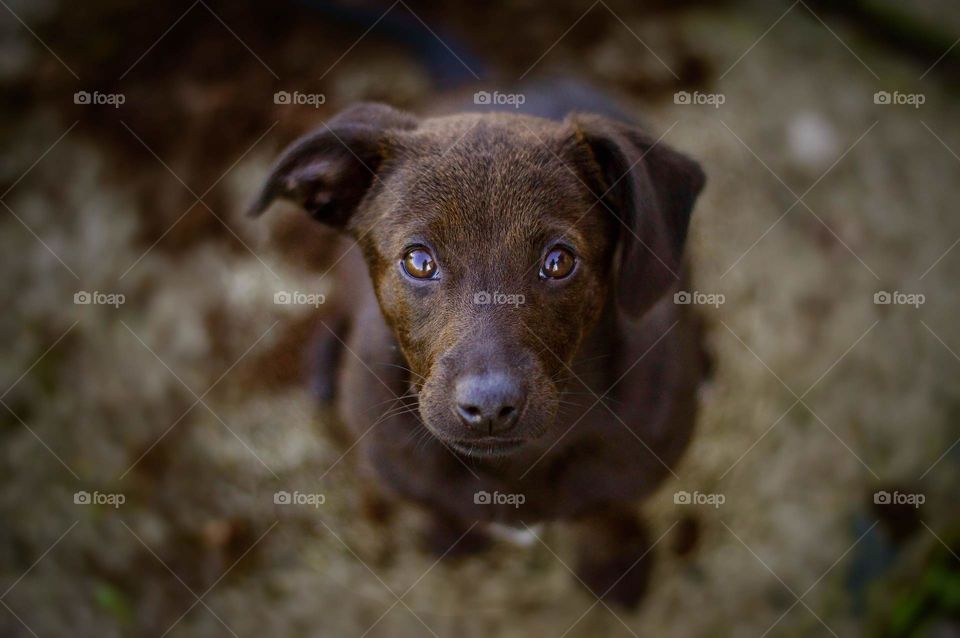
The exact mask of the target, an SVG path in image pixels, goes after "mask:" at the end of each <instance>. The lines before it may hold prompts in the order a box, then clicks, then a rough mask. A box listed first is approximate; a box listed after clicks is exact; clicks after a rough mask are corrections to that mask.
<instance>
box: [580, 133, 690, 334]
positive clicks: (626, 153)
mask: <svg viewBox="0 0 960 638" xmlns="http://www.w3.org/2000/svg"><path fill="white" fill-rule="evenodd" d="M568 122H569V123H570V124H571V125H572V126H573V128H574V131H575V135H576V137H577V141H578V143H579V144H580V146H581V153H579V155H580V160H581V163H585V164H587V166H585V167H584V169H585V174H586V176H587V179H586V180H585V181H586V183H587V184H588V185H590V187H591V188H592V189H593V190H594V191H595V192H594V194H595V195H596V196H597V197H599V198H601V201H602V202H603V203H602V204H597V206H598V207H599V208H600V209H601V212H602V213H604V214H611V213H612V214H613V215H616V216H617V217H618V218H619V220H620V223H617V226H618V227H619V231H620V241H619V246H618V252H619V263H618V264H617V268H616V269H615V272H616V275H615V276H616V295H617V301H618V303H619V305H620V307H621V308H623V309H624V310H625V311H626V312H627V313H629V314H631V315H633V316H640V315H641V314H643V313H644V312H645V311H646V310H647V309H649V308H650V306H652V305H653V304H654V302H656V301H657V300H658V299H659V298H660V297H662V296H663V295H664V294H665V293H666V292H667V291H668V290H669V289H670V288H671V287H672V286H673V285H674V284H675V283H676V282H677V281H679V279H680V269H681V266H682V259H683V247H684V243H685V242H686V238H687V227H688V225H689V222H690V214H691V212H692V211H693V204H694V202H695V201H696V199H697V195H699V194H700V191H701V190H702V189H703V185H704V181H705V179H706V178H705V176H704V174H703V171H702V170H701V169H700V165H699V164H697V163H696V162H695V161H693V160H691V159H690V158H688V157H686V156H685V155H682V154H680V153H678V152H677V151H674V150H673V149H671V148H669V147H668V146H666V145H665V144H663V143H657V141H656V140H655V139H653V138H651V137H650V136H649V135H647V134H646V133H644V132H642V131H641V130H640V129H638V128H636V127H634V126H631V125H629V124H625V123H623V122H619V121H616V120H612V119H608V118H605V117H602V116H599V115H589V114H576V115H571V116H570V117H569V118H568Z"/></svg>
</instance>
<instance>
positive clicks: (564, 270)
mask: <svg viewBox="0 0 960 638" xmlns="http://www.w3.org/2000/svg"><path fill="white" fill-rule="evenodd" d="M576 263H577V258H576V257H574V256H573V253H572V252H570V250H569V249H568V248H564V247H563V246H554V247H553V248H551V249H550V251H549V252H548V253H547V255H546V257H544V258H543V264H542V265H541V266H540V277H541V278H543V279H563V278H564V277H566V276H567V275H569V274H570V273H571V272H573V267H574V265H576Z"/></svg>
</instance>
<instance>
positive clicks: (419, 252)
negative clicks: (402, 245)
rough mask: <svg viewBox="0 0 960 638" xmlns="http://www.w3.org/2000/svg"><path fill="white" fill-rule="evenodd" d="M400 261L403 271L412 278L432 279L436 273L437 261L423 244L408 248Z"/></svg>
mask: <svg viewBox="0 0 960 638" xmlns="http://www.w3.org/2000/svg"><path fill="white" fill-rule="evenodd" d="M401 263H402V264H403V271H404V272H405V273H407V274H408V275H410V276H411V277H413V278H414V279H432V278H433V277H434V276H435V275H436V273H437V262H436V261H434V259H433V255H431V254H430V251H429V250H427V249H426V248H424V247H423V246H414V247H413V248H408V249H407V252H406V253H404V255H403V262H401Z"/></svg>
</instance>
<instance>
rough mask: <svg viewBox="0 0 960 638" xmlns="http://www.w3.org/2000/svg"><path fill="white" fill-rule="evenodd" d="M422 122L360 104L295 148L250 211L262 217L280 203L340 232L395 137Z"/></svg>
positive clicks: (279, 164)
mask: <svg viewBox="0 0 960 638" xmlns="http://www.w3.org/2000/svg"><path fill="white" fill-rule="evenodd" d="M416 126H417V119H416V118H415V117H414V116H412V115H409V114H407V113H403V112H401V111H398V110H396V109H394V108H392V107H389V106H386V105H385V104H358V105H357V106H354V107H351V108H349V109H347V110H346V111H343V112H342V113H340V114H339V115H337V116H336V117H335V118H334V119H332V120H331V121H330V123H329V124H324V125H323V126H322V127H321V128H319V129H317V130H315V131H313V132H312V133H308V134H307V135H305V136H303V137H301V138H300V139H298V140H297V141H295V142H294V143H293V144H291V145H290V146H289V147H288V148H287V149H286V150H285V151H284V152H283V154H282V155H281V156H280V159H279V160H277V162H276V164H275V165H274V167H273V170H272V171H271V172H270V176H269V177H267V180H266V182H265V183H264V185H263V187H262V188H261V189H260V193H259V194H258V195H257V197H256V198H255V199H254V201H253V203H252V205H251V206H250V208H249V210H248V214H249V215H251V216H254V217H255V216H258V215H260V214H261V213H263V212H264V211H265V210H266V209H267V208H269V207H270V205H271V204H272V203H273V202H274V200H277V199H285V200H287V201H290V202H293V203H295V204H297V205H298V206H300V207H301V208H303V209H304V210H305V211H306V212H307V213H309V214H310V216H311V217H313V218H314V219H316V220H317V221H320V222H323V223H324V224H328V225H330V226H333V227H335V228H343V227H344V226H346V224H347V222H348V221H349V219H350V216H351V215H352V214H353V211H354V210H355V209H356V207H357V205H358V204H359V203H360V201H361V200H362V199H363V196H364V194H366V192H367V189H368V188H370V185H371V183H372V182H373V180H374V179H376V178H377V173H378V172H379V171H380V168H381V166H382V165H383V163H384V161H385V160H387V159H388V154H389V152H390V148H391V144H390V141H391V137H392V135H393V134H395V133H396V132H398V131H401V130H411V129H414V128H416Z"/></svg>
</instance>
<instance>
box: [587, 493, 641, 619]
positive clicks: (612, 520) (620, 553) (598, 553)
mask: <svg viewBox="0 0 960 638" xmlns="http://www.w3.org/2000/svg"><path fill="white" fill-rule="evenodd" d="M577 523H578V531H579V535H578V545H579V549H578V561H577V569H576V571H577V577H578V578H579V579H580V581H581V582H582V583H583V584H585V585H586V586H587V588H588V589H590V591H592V592H593V594H594V595H595V596H597V597H598V598H602V599H603V600H606V601H610V602H614V603H616V604H619V605H622V606H624V607H628V608H630V607H635V606H636V605H637V604H638V603H639V602H640V600H641V599H642V598H643V595H644V593H645V592H646V589H647V584H648V581H649V579H650V573H651V570H652V567H653V556H652V552H651V551H650V550H651V546H650V539H649V535H648V534H647V529H646V526H645V525H644V523H643V522H642V520H641V518H640V515H639V513H638V512H636V511H634V510H631V509H629V508H627V507H625V506H624V507H617V506H610V507H608V508H606V509H604V510H601V511H597V512H595V513H592V514H590V515H587V516H584V517H582V518H581V519H578V521H577Z"/></svg>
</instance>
